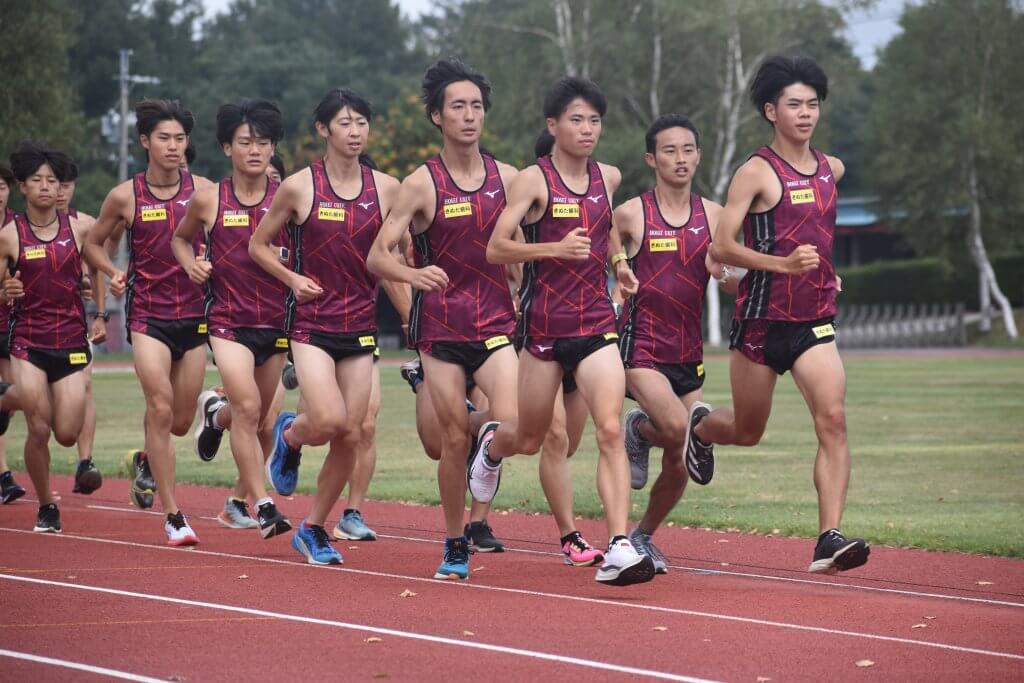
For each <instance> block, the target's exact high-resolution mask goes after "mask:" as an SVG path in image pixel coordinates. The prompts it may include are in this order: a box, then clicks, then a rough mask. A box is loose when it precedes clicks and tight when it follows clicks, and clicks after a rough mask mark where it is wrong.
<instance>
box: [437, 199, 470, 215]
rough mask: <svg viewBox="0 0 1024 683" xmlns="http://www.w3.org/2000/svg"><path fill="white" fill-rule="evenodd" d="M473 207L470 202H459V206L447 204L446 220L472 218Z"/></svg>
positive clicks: (445, 209) (445, 210) (445, 206)
mask: <svg viewBox="0 0 1024 683" xmlns="http://www.w3.org/2000/svg"><path fill="white" fill-rule="evenodd" d="M472 215H473V205H472V204H470V203H469V202H459V203H458V204H445V205H444V217H445V218H458V217H459V216H472Z"/></svg>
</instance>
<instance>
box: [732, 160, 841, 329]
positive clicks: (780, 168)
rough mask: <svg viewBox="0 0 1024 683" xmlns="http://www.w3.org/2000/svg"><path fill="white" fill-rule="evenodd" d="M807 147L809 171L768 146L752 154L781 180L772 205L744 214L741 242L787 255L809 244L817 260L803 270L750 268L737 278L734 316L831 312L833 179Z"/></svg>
mask: <svg viewBox="0 0 1024 683" xmlns="http://www.w3.org/2000/svg"><path fill="white" fill-rule="evenodd" d="M812 151H813V152H814V156H815V158H816V159H817V160H818V169H817V171H815V172H814V173H812V174H811V175H804V174H803V173H800V172H799V171H797V170H796V169H795V168H793V167H792V166H790V165H789V163H788V162H787V161H786V160H785V159H783V158H782V157H780V156H779V155H778V154H776V153H775V152H774V151H773V150H772V149H771V148H770V147H762V148H761V149H759V150H758V151H757V152H756V153H755V154H754V156H759V157H761V158H762V159H765V160H766V161H767V162H768V163H769V164H771V167H772V170H774V171H775V175H776V176H778V178H779V182H780V183H781V184H782V197H781V198H780V199H779V203H778V204H776V205H775V206H774V207H772V208H771V209H769V210H767V211H765V212H762V213H750V214H748V215H747V217H746V219H745V220H744V221H743V243H744V244H745V245H746V246H747V247H749V248H751V249H754V250H756V251H759V252H761V253H762V254H771V255H772V256H789V254H791V253H792V252H793V250H795V249H796V248H797V247H798V246H799V245H801V244H813V245H815V246H816V247H818V256H819V257H820V259H821V262H820V264H819V265H818V268H817V269H816V270H812V271H808V272H806V273H804V274H802V275H785V274H783V273H770V272H767V271H762V270H751V271H749V272H748V273H747V274H746V276H744V278H743V279H742V280H741V281H740V285H739V291H738V292H737V296H736V312H735V317H736V318H742V319H748V318H763V319H766V320H789V321H806V320H820V319H822V318H827V317H829V316H833V315H835V314H836V272H835V269H834V268H833V265H832V240H833V239H834V237H835V234H836V198H837V192H836V181H835V178H833V177H832V169H831V168H830V167H829V165H828V159H827V158H826V157H825V155H824V154H822V153H821V152H820V151H818V150H812Z"/></svg>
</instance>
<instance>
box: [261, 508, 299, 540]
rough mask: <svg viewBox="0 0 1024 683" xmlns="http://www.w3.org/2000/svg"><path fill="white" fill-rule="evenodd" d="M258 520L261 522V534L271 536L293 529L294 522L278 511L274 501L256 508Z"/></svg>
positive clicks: (264, 536) (266, 536) (265, 536)
mask: <svg viewBox="0 0 1024 683" xmlns="http://www.w3.org/2000/svg"><path fill="white" fill-rule="evenodd" d="M256 520H257V521H258V522H259V524H260V536H262V537H263V538H270V537H271V536H277V535H278V534H283V533H284V532H286V531H291V528H292V523H291V522H289V521H288V519H287V518H286V517H285V516H284V515H282V514H281V513H280V512H278V511H277V507H276V506H275V505H274V504H273V503H264V504H263V505H260V506H259V507H258V508H256Z"/></svg>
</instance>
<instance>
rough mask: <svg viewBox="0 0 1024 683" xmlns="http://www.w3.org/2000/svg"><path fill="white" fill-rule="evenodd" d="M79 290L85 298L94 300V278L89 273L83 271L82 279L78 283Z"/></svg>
mask: <svg viewBox="0 0 1024 683" xmlns="http://www.w3.org/2000/svg"><path fill="white" fill-rule="evenodd" d="M78 291H79V292H81V293H82V298H83V299H85V300H86V301H92V278H91V277H89V274H88V273H82V281H81V282H79V283H78Z"/></svg>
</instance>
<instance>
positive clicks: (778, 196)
mask: <svg viewBox="0 0 1024 683" xmlns="http://www.w3.org/2000/svg"><path fill="white" fill-rule="evenodd" d="M750 94H751V100H752V101H753V104H754V106H755V107H756V108H757V110H758V112H759V113H760V114H761V116H763V117H764V119H765V120H766V121H767V122H768V123H769V124H771V126H772V129H773V138H772V142H771V144H770V145H768V146H765V147H761V148H760V149H758V150H757V152H755V153H754V154H753V155H752V156H751V157H750V158H749V159H748V160H747V161H746V163H744V164H743V165H742V166H740V168H739V169H738V170H737V171H736V175H735V176H733V179H732V183H731V184H730V186H729V195H728V200H727V201H726V205H725V208H724V210H723V211H722V214H721V218H720V219H719V225H720V228H719V230H718V232H717V234H716V235H715V239H714V242H713V245H712V247H711V253H712V256H713V258H715V259H716V260H718V261H720V262H721V263H725V264H729V265H733V266H740V267H743V268H748V269H750V272H748V273H747V274H746V275H745V276H744V277H743V280H742V281H741V282H740V285H739V295H738V296H737V298H736V310H735V315H734V318H733V324H732V332H731V334H730V337H729V348H730V349H732V353H731V355H730V357H729V369H730V375H731V381H732V395H733V405H732V407H731V408H725V409H718V410H715V411H713V412H712V411H711V409H710V406H708V405H707V404H705V403H700V402H697V403H695V404H694V406H693V409H692V410H691V412H690V420H689V431H688V436H687V441H686V464H687V469H688V470H689V471H690V476H691V477H692V478H693V480H694V481H695V482H697V483H698V484H707V483H708V482H710V481H711V478H712V476H713V475H714V465H715V460H714V450H713V444H736V445H740V446H753V445H755V444H757V443H758V442H759V441H760V440H761V435H762V434H763V433H764V429H765V425H766V424H767V422H768V415H769V413H770V412H771V405H772V395H773V393H774V391H775V383H776V380H777V378H778V376H779V375H782V374H784V373H785V372H786V371H787V370H791V371H792V373H793V380H794V382H795V383H796V386H797V388H798V389H799V390H800V393H801V394H803V397H804V400H805V401H806V402H807V406H808V408H809V410H810V413H811V417H812V418H813V420H814V429H815V432H816V434H817V437H818V453H817V457H816V459H815V462H814V485H815V488H816V489H817V492H818V526H819V532H820V535H819V536H818V542H817V544H816V546H815V549H814V557H813V560H812V561H811V564H810V566H809V567H808V571H811V572H821V573H828V574H832V573H835V572H837V571H841V570H848V569H854V568H856V567H859V566H861V565H863V564H864V563H865V562H867V560H868V555H869V554H870V552H871V551H870V548H869V547H868V544H867V543H866V542H865V541H864V540H862V539H859V538H851V539H847V538H846V537H844V536H843V534H842V532H840V531H839V523H840V521H841V519H842V515H843V508H844V507H845V504H846V491H847V486H848V484H849V480H850V449H849V445H848V444H847V441H846V414H845V407H844V400H845V399H844V397H845V393H846V374H845V371H844V370H843V362H842V359H841V358H840V357H839V352H838V350H837V348H836V335H835V326H834V321H833V320H834V317H835V315H836V293H837V291H838V287H837V282H836V274H835V270H834V268H833V266H832V241H833V238H834V236H835V229H836V197H837V192H836V183H837V182H839V180H840V179H842V177H843V173H844V171H845V167H844V166H843V163H842V162H841V161H840V160H839V159H837V158H835V157H830V156H827V155H825V154H824V153H822V152H821V151H819V150H817V149H814V148H812V147H811V136H812V135H813V134H814V129H815V126H816V125H817V123H818V119H819V115H820V105H821V103H822V102H823V101H824V100H825V98H826V96H827V95H828V78H827V77H826V75H825V72H824V71H822V69H821V67H820V66H818V65H817V64H816V63H815V62H814V61H813V60H811V59H809V58H807V57H771V58H769V59H767V60H765V62H764V63H762V64H761V66H760V68H759V69H758V71H757V74H756V75H755V77H754V80H753V82H752V83H751V86H750ZM741 228H742V230H743V244H742V245H741V244H739V243H738V242H736V241H735V236H736V233H737V232H739V230H740V229H741Z"/></svg>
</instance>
